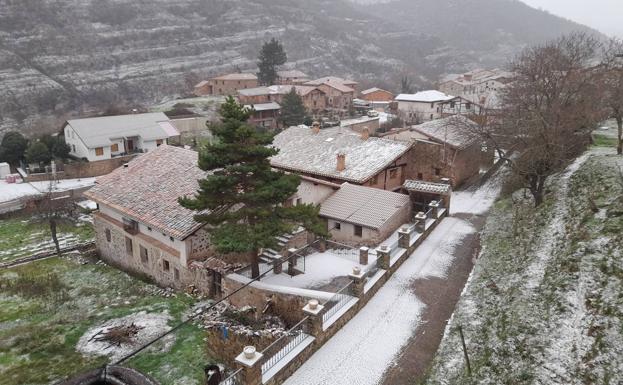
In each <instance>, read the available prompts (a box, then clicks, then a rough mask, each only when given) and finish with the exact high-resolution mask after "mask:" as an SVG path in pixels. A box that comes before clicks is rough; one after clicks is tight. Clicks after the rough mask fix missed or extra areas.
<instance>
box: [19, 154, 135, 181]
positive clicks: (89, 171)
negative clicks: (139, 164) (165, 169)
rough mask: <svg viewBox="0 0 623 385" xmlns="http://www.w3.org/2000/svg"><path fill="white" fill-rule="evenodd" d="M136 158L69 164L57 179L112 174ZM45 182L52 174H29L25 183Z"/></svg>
mask: <svg viewBox="0 0 623 385" xmlns="http://www.w3.org/2000/svg"><path fill="white" fill-rule="evenodd" d="M136 156H137V155H136V154H132V155H125V156H120V157H115V158H111V159H104V160H97V161H94V162H73V163H67V164H64V165H63V166H62V167H63V171H58V172H57V173H56V177H57V178H58V179H78V178H92V177H95V176H100V175H106V174H110V173H111V172H113V171H114V170H115V169H117V168H119V167H121V166H123V164H124V163H128V162H129V161H131V160H132V159H134V158H135V157H136ZM45 180H50V174H48V173H40V174H29V175H27V176H26V177H25V178H24V181H25V182H41V181H45Z"/></svg>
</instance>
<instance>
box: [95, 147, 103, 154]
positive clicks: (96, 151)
mask: <svg viewBox="0 0 623 385" xmlns="http://www.w3.org/2000/svg"><path fill="white" fill-rule="evenodd" d="M95 155H96V156H102V155H104V148H103V147H97V148H96V149H95Z"/></svg>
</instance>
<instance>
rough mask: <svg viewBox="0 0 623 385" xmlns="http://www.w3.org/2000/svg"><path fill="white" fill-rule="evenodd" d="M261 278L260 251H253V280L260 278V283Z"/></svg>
mask: <svg viewBox="0 0 623 385" xmlns="http://www.w3.org/2000/svg"><path fill="white" fill-rule="evenodd" d="M259 277H260V251H259V250H253V251H252V254H251V278H253V279H256V278H258V281H259Z"/></svg>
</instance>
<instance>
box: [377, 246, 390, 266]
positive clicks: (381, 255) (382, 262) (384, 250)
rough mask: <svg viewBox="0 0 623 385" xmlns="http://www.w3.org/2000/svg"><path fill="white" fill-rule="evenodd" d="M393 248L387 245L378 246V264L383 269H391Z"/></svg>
mask: <svg viewBox="0 0 623 385" xmlns="http://www.w3.org/2000/svg"><path fill="white" fill-rule="evenodd" d="M390 252H391V250H390V249H389V246H387V245H381V246H379V247H377V248H376V255H377V259H376V264H377V266H378V267H379V268H381V269H383V270H389V253H390Z"/></svg>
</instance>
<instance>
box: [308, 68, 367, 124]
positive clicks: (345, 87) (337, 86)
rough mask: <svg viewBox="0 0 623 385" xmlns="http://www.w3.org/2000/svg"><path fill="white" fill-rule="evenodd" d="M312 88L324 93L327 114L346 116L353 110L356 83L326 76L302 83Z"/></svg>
mask: <svg viewBox="0 0 623 385" xmlns="http://www.w3.org/2000/svg"><path fill="white" fill-rule="evenodd" d="M304 85H306V86H314V87H317V88H318V89H320V90H321V91H323V92H324V93H325V98H326V108H327V110H328V112H330V113H332V114H334V115H337V116H346V115H348V114H349V113H350V111H351V110H352V108H353V100H354V99H355V96H356V93H357V85H358V83H357V82H355V81H352V80H346V79H342V78H338V77H335V76H328V77H324V78H320V79H316V80H311V81H309V82H306V83H304Z"/></svg>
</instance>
